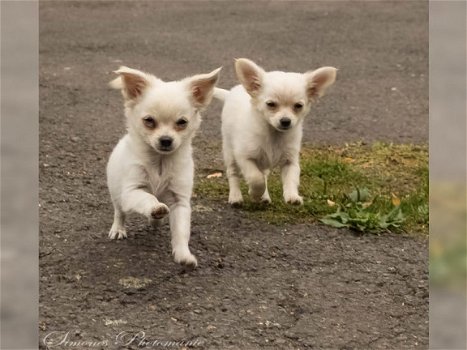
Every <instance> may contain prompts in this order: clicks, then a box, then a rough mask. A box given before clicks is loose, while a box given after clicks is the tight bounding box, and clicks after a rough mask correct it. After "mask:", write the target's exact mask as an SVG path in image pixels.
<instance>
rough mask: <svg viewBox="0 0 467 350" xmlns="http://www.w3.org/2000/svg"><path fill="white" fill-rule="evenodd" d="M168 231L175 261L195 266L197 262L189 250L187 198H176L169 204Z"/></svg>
mask: <svg viewBox="0 0 467 350" xmlns="http://www.w3.org/2000/svg"><path fill="white" fill-rule="evenodd" d="M169 221H170V231H171V233H172V254H173V255H174V260H175V262H177V263H179V264H183V265H187V266H190V267H196V266H197V265H198V262H197V261H196V258H195V256H194V255H193V254H191V252H190V248H189V247H188V242H189V241H190V223H191V206H190V202H189V200H185V199H176V200H175V202H174V203H173V204H171V205H170V215H169Z"/></svg>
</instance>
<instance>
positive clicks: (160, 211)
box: [151, 203, 169, 220]
mask: <svg viewBox="0 0 467 350" xmlns="http://www.w3.org/2000/svg"><path fill="white" fill-rule="evenodd" d="M167 214H169V207H168V206H166V205H165V204H164V203H158V204H157V205H156V206H155V207H154V209H152V211H151V219H155V220H160V219H162V218H164V217H166V216H167Z"/></svg>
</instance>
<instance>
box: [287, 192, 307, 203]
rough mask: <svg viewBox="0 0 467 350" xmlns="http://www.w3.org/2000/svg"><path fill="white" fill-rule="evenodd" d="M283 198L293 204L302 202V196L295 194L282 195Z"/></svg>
mask: <svg viewBox="0 0 467 350" xmlns="http://www.w3.org/2000/svg"><path fill="white" fill-rule="evenodd" d="M284 200H285V201H286V203H289V204H294V205H302V204H303V197H302V196H299V195H298V194H296V195H284Z"/></svg>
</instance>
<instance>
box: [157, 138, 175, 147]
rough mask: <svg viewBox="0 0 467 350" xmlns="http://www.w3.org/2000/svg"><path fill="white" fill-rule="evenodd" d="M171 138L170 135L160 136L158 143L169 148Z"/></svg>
mask: <svg viewBox="0 0 467 350" xmlns="http://www.w3.org/2000/svg"><path fill="white" fill-rule="evenodd" d="M172 142H173V139H172V138H171V137H170V136H162V137H161V138H160V139H159V144H160V145H161V147H162V148H170V146H172Z"/></svg>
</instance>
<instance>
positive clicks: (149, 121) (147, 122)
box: [143, 115, 157, 129]
mask: <svg viewBox="0 0 467 350" xmlns="http://www.w3.org/2000/svg"><path fill="white" fill-rule="evenodd" d="M143 124H144V126H145V127H147V128H148V129H155V128H156V126H157V122H156V120H155V119H154V117H153V116H150V115H147V116H145V117H144V118H143Z"/></svg>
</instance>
